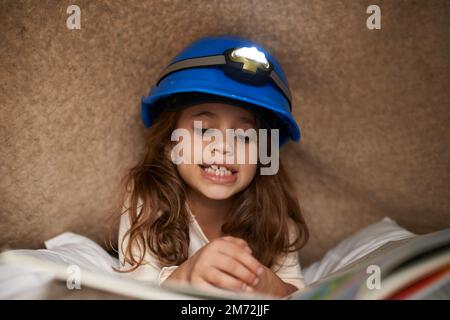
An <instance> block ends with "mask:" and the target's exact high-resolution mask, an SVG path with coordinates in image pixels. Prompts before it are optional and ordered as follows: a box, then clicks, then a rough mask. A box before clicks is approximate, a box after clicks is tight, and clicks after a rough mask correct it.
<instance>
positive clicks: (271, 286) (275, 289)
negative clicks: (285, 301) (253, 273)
mask: <svg viewBox="0 0 450 320" xmlns="http://www.w3.org/2000/svg"><path fill="white" fill-rule="evenodd" d="M253 290H254V291H256V292H259V293H263V294H268V295H272V296H275V297H279V298H282V297H285V296H288V295H290V294H291V293H293V292H295V291H297V290H298V288H297V287H296V286H294V285H292V284H289V283H286V282H284V281H283V280H281V279H280V278H279V277H278V276H277V275H276V274H275V273H274V272H273V271H272V270H271V269H269V268H267V267H266V266H264V271H263V273H262V274H261V276H260V281H259V283H258V284H257V285H256V286H255V287H253V288H249V289H248V290H247V291H253Z"/></svg>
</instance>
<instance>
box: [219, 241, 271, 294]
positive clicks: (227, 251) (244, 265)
mask: <svg viewBox="0 0 450 320" xmlns="http://www.w3.org/2000/svg"><path fill="white" fill-rule="evenodd" d="M217 250H218V252H219V253H221V254H223V257H226V256H228V257H229V258H231V259H225V258H222V257H221V258H218V259H214V260H213V264H214V266H216V267H218V268H219V269H221V270H224V271H226V272H228V273H230V274H233V275H236V276H237V277H239V278H240V279H242V280H243V281H245V282H246V283H247V284H249V285H253V282H254V281H255V278H257V276H259V275H261V274H262V272H263V267H262V265H261V263H260V262H259V261H258V260H256V258H255V257H253V256H252V255H251V254H249V253H248V252H246V251H245V250H242V247H239V246H237V245H236V244H234V243H231V242H228V243H227V245H221V246H219V247H218V248H217ZM249 272H250V273H249Z"/></svg>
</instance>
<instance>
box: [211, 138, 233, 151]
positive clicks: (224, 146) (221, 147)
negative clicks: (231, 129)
mask: <svg viewBox="0 0 450 320" xmlns="http://www.w3.org/2000/svg"><path fill="white" fill-rule="evenodd" d="M222 140H225V137H224V139H222ZM211 152H219V154H223V155H233V148H232V146H231V145H230V144H229V143H228V142H227V141H214V143H213V144H212V147H211Z"/></svg>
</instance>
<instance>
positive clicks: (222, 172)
mask: <svg viewBox="0 0 450 320" xmlns="http://www.w3.org/2000/svg"><path fill="white" fill-rule="evenodd" d="M204 170H205V171H206V172H208V173H211V174H214V175H216V176H221V177H223V176H230V175H232V172H231V171H230V170H228V169H227V168H225V167H219V166H217V165H215V164H213V165H212V166H210V167H207V168H205V169H204Z"/></svg>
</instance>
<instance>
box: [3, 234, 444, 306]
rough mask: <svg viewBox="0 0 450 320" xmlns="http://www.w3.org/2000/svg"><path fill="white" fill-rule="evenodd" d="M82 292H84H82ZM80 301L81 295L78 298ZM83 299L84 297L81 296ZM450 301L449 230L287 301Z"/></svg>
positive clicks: (154, 290) (109, 288) (85, 276)
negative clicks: (434, 299)
mask: <svg viewBox="0 0 450 320" xmlns="http://www.w3.org/2000/svg"><path fill="white" fill-rule="evenodd" d="M1 262H2V263H5V264H9V265H16V266H18V267H20V268H27V269H29V270H32V271H33V272H42V273H47V274H50V275H51V276H52V277H55V278H56V279H58V280H59V283H60V287H61V288H63V287H64V288H65V287H66V285H67V286H69V282H68V281H69V280H70V279H69V278H68V265H67V264H64V263H62V262H55V261H53V262H52V261H44V260H42V259H38V258H36V257H32V256H27V255H21V254H20V253H19V254H18V253H15V252H14V251H7V252H4V253H2V254H1ZM81 271H82V272H81V275H82V279H81V282H82V286H83V288H85V287H88V288H92V289H95V290H97V291H99V292H104V293H110V294H114V295H117V297H119V298H120V297H124V298H132V299H133V298H134V299H272V298H273V297H270V296H265V295H260V294H249V293H234V292H230V291H226V290H217V291H214V292H212V291H202V290H199V289H196V288H194V287H192V286H189V285H172V286H170V287H169V286H166V287H160V286H158V285H157V284H153V283H144V282H142V281H137V280H135V279H132V278H130V277H126V276H123V275H121V274H119V273H105V272H98V271H95V270H81ZM80 291H82V290H80ZM74 297H75V298H76V296H74ZM81 298H83V297H82V296H81ZM433 298H437V299H450V229H445V230H441V231H438V232H434V233H430V234H425V235H417V236H414V237H411V238H408V239H404V240H400V241H394V242H389V243H387V244H386V245H384V246H382V247H380V248H378V249H376V250H375V251H373V252H371V253H370V254H368V255H366V256H364V257H363V258H361V259H359V260H357V261H355V262H353V263H351V264H350V265H348V266H346V267H344V268H343V269H341V270H339V271H337V272H335V273H333V274H330V275H328V276H326V277H325V278H322V279H320V280H319V281H317V282H315V283H313V284H311V285H310V286H308V287H307V288H305V289H303V290H301V291H297V292H295V293H293V294H292V295H290V296H288V297H285V298H284V299H294V300H297V299H298V300H311V299H433Z"/></svg>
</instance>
